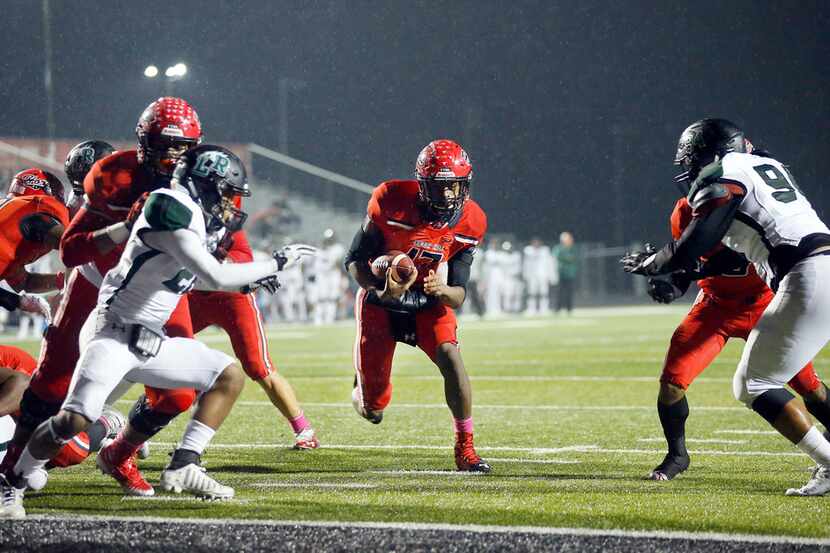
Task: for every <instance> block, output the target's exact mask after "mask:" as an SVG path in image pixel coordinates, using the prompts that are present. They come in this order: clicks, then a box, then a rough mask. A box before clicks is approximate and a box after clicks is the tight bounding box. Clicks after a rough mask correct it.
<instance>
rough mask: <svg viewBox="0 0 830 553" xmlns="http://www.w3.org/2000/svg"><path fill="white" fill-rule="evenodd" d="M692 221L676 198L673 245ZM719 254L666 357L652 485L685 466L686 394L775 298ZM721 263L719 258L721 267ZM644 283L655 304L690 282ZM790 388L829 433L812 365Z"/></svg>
mask: <svg viewBox="0 0 830 553" xmlns="http://www.w3.org/2000/svg"><path fill="white" fill-rule="evenodd" d="M750 148H751V146H748V149H750ZM750 151H751V150H750ZM691 221H692V208H691V206H689V202H688V201H687V200H686V198H685V197H684V198H680V199H679V200H677V203H676V204H675V206H674V210H673V211H672V214H671V232H672V236H673V238H674V239H675V240H678V239H679V238H680V236H681V235H682V234H683V231H684V230H685V229H686V227H688V226H689V223H690V222H691ZM718 255H719V256H721V257H723V256H728V257H729V263H728V265H729V267H730V270H729V272H728V273H727V274H723V275H717V276H709V277H705V278H702V279H700V280H697V284H698V286H699V287H700V293H699V294H698V297H697V299H696V300H695V304H694V306H693V307H692V309H691V311H689V313H688V315H686V317H685V318H684V319H683V321H682V322H681V323H680V325H679V326H678V327H677V329H676V330H675V331H674V334H673V335H672V339H671V344H670V346H669V351H668V352H667V353H666V360H665V362H664V365H663V372H662V375H661V376H660V393H659V395H658V399H657V411H658V414H659V416H660V424H661V425H662V427H663V434H664V435H665V437H666V441H667V443H668V452H667V454H666V457H665V458H664V459H663V462H662V463H660V464H659V465H658V466H657V467H655V469H654V470H653V471H651V473H650V474H649V479H651V480H671V479H672V478H674V477H675V476H677V475H678V474H680V473H681V472H683V471H685V470H686V469H687V468H688V467H689V461H690V459H689V454H688V451H687V450H686V430H685V427H686V419H687V418H688V416H689V405H688V402H687V400H686V390H687V389H688V388H689V385H691V383H692V382H693V381H694V380H695V378H697V376H698V375H700V373H702V372H703V371H704V370H705V369H706V367H707V366H709V364H710V363H711V362H712V361H713V360H714V359H715V357H717V355H718V354H719V353H720V352H721V350H722V349H723V348H724V346H725V345H726V341H727V340H728V339H729V338H741V339H742V340H746V339H747V337H748V336H749V332H750V331H751V330H752V328H753V327H754V326H755V324H756V323H757V322H758V319H760V317H761V315H762V314H763V312H764V309H766V307H767V305H769V302H770V301H772V298H773V296H774V294H773V292H772V290H770V289H769V287H768V286H767V285H766V283H764V281H763V280H762V279H761V278H760V277H759V276H758V273H756V272H755V268H754V267H753V266H752V265H750V264H749V263H748V262H747V261H746V260H745V259H736V258H737V257H739V256H737V254H734V253H733V252H731V251H730V250H721V251H720V252H718V253H716V254H715V256H713V257H714V258H713V262H714V263H716V264H717V263H718V261H717V257H716V256H718ZM723 261H724V260H723V259H721V261H720V263H721V264H722V263H723ZM648 283H649V284H648V290H649V294H650V295H651V297H652V298H653V299H654V300H655V301H657V302H660V303H670V302H672V301H674V300H675V299H677V298H678V297H680V296H681V295H682V294H683V293H685V292H686V290H687V289H688V287H689V285H690V283H691V279H690V278H689V275H687V274H686V273H676V274H674V275H672V277H671V280H670V281H667V280H658V279H654V278H650V279H649V281H648ZM789 385H790V387H791V388H792V389H793V390H795V391H796V392H797V393H798V394H800V395H801V396H802V398H803V399H804V403H805V405H806V406H807V410H808V411H809V412H810V413H811V414H812V415H813V416H814V417H816V419H818V420H819V422H821V423H822V424H823V425H824V426H825V427H826V428H830V401H828V394H827V386H826V385H825V384H824V383H823V382H821V381H820V380H819V378H818V376H817V375H816V373H815V370H814V369H813V364H812V363H808V364H807V365H806V366H805V367H804V368H803V369H802V370H801V371H800V372H799V373H798V374H796V375H795V377H794V378H793V379H792V380H790V382H789Z"/></svg>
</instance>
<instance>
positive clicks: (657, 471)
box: [646, 453, 690, 482]
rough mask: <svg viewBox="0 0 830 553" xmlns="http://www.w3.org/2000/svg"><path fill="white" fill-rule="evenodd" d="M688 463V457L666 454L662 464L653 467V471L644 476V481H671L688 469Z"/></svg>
mask: <svg viewBox="0 0 830 553" xmlns="http://www.w3.org/2000/svg"><path fill="white" fill-rule="evenodd" d="M689 462H690V460H689V456H688V455H684V456H682V457H681V456H679V455H672V454H670V453H668V454H666V457H665V458H664V459H663V462H662V463H660V464H659V465H657V466H656V467H654V470H652V471H651V472H650V473H649V474H648V476H646V480H657V481H660V482H665V481H668V480H672V479H673V478H674V477H675V476H677V475H678V474H680V473H681V472H684V471H685V470H686V469H687V468H689Z"/></svg>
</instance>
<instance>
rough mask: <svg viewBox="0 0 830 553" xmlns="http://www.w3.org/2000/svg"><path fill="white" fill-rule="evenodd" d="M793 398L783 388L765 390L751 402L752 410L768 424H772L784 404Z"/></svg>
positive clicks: (793, 397)
mask: <svg viewBox="0 0 830 553" xmlns="http://www.w3.org/2000/svg"><path fill="white" fill-rule="evenodd" d="M793 399H795V396H794V395H792V394H791V393H790V392H788V391H787V390H785V389H784V388H774V389H772V390H767V391H766V392H764V393H763V394H761V395H760V396H758V397H757V398H755V401H753V402H752V410H753V411H755V412H756V413H758V414H759V415H761V416H762V417H764V419H766V421H767V422H768V423H770V424H774V423H775V420H776V419H777V418H778V415H780V414H781V411H783V410H784V406H785V405H787V404H788V403H789V402H791V401H792V400H793Z"/></svg>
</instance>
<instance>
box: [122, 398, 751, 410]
mask: <svg viewBox="0 0 830 553" xmlns="http://www.w3.org/2000/svg"><path fill="white" fill-rule="evenodd" d="M117 403H120V404H124V405H132V404H133V403H135V400H131V399H119V400H118V401H117ZM236 405H242V406H245V407H271V402H270V401H257V400H243V401H237V402H236ZM303 407H318V408H322V409H349V410H352V409H354V408H353V407H352V404H351V403H327V402H325V403H314V402H303ZM476 408H478V409H504V410H527V409H532V410H533V411H649V412H651V411H656V409H655V407H654V405H488V404H476ZM390 409H442V410H443V409H447V405H446V404H444V403H393V404H392V405H391V406H390ZM694 410H695V411H729V412H731V411H735V412H744V413H749V412H750V411H749V410H747V408H746V407H720V406H707V405H696V406H695V407H694Z"/></svg>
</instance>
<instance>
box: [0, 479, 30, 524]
mask: <svg viewBox="0 0 830 553" xmlns="http://www.w3.org/2000/svg"><path fill="white" fill-rule="evenodd" d="M23 491H24V490H22V489H20V488H15V487H14V486H12V485H11V484H9V482H8V480H6V478H5V477H3V476H0V519H4V518H25V517H26V509H24V508H23Z"/></svg>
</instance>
